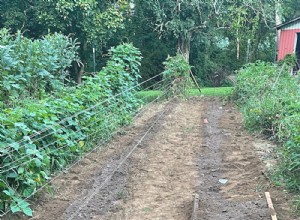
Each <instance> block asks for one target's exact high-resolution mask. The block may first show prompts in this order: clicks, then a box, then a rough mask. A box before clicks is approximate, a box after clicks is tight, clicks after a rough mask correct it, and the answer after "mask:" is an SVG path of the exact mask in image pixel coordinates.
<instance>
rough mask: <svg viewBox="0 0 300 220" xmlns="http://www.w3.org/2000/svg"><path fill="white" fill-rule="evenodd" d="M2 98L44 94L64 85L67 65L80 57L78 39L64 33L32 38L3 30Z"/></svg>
mask: <svg viewBox="0 0 300 220" xmlns="http://www.w3.org/2000/svg"><path fill="white" fill-rule="evenodd" d="M0 36H1V38H0V45H1V47H0V72H1V75H0V92H1V93H0V100H1V101H5V102H6V103H8V104H11V102H14V100H18V99H22V98H26V97H32V98H42V97H43V95H44V94H45V93H46V92H52V91H54V90H56V89H58V88H61V87H62V86H63V85H64V81H65V79H66V76H67V73H68V72H67V68H68V67H70V65H71V62H72V61H74V60H77V59H78V57H77V49H78V45H77V43H76V41H73V40H72V39H70V38H68V37H65V36H63V35H61V34H54V35H47V36H45V37H44V38H43V39H42V40H30V39H28V38H25V37H23V36H22V35H21V34H20V32H18V33H17V35H16V37H14V36H12V35H10V34H9V33H8V31H7V30H6V29H2V30H1V32H0Z"/></svg>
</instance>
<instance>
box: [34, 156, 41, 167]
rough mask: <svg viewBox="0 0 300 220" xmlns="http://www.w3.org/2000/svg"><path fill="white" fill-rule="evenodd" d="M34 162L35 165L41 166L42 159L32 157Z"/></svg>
mask: <svg viewBox="0 0 300 220" xmlns="http://www.w3.org/2000/svg"><path fill="white" fill-rule="evenodd" d="M34 163H35V165H36V166H37V167H41V166H42V161H40V160H39V159H38V158H35V159H34Z"/></svg>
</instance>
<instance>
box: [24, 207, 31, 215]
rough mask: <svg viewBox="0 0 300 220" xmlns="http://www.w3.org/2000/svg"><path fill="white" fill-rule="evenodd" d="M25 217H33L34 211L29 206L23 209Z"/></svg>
mask: <svg viewBox="0 0 300 220" xmlns="http://www.w3.org/2000/svg"><path fill="white" fill-rule="evenodd" d="M22 211H23V212H24V214H25V215H27V216H30V217H32V209H31V208H30V207H29V206H28V207H26V208H24V209H22Z"/></svg>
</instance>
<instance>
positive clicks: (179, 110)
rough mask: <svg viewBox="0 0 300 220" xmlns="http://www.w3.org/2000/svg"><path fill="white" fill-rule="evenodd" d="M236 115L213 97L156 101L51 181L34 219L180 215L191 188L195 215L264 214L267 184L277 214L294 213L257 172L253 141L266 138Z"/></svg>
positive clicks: (169, 219)
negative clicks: (252, 131)
mask: <svg viewBox="0 0 300 220" xmlns="http://www.w3.org/2000/svg"><path fill="white" fill-rule="evenodd" d="M241 121H242V119H241V116H240V114H239V113H238V112H237V111H236V110H235V109H234V108H233V107H232V106H231V105H226V106H222V103H221V102H220V101H219V100H218V99H217V98H194V99H191V100H188V101H179V100H173V101H171V102H170V103H165V104H155V105H153V106H151V107H150V108H147V111H146V112H145V113H144V114H143V115H142V116H140V117H138V118H137V120H135V122H134V123H133V125H132V126H130V127H129V128H128V129H127V130H126V132H125V133H123V134H119V135H118V136H117V137H116V138H115V139H114V140H113V141H112V142H111V143H110V144H109V145H108V146H106V148H102V149H101V150H100V151H97V152H96V153H93V154H91V155H90V156H88V157H87V158H86V159H85V160H83V161H82V163H81V164H80V165H79V166H76V167H74V168H73V169H72V170H71V171H70V172H68V173H67V174H65V175H64V176H62V177H60V178H58V179H57V180H56V181H54V182H53V184H52V187H53V188H54V190H55V192H54V196H53V197H49V195H48V196H46V195H44V197H40V199H39V200H38V201H39V206H38V208H37V209H36V210H35V212H34V216H35V217H34V218H33V219H41V220H43V219H45V220H51V219H55V220H59V219H67V220H71V219H76V220H77V219H99V220H100V219H103V220H106V219H112V220H144V219H145V220H146V219H149V220H150V219H151V220H152V219H157V220H159V219H161V220H165V219H166V220H186V219H190V218H191V213H192V207H193V198H194V194H195V193H198V194H199V195H200V201H199V202H200V207H199V210H197V216H198V219H199V220H200V219H201V220H227V219H235V220H242V219H243V220H267V219H268V220H269V219H270V214H269V211H268V208H267V204H266V200H265V198H264V192H265V191H266V190H268V191H270V192H271V195H272V197H273V199H274V205H275V209H276V211H277V212H278V213H279V214H278V217H279V220H280V219H282V220H283V219H285V220H292V219H297V218H294V217H292V215H291V214H290V210H289V207H288V202H287V201H288V196H289V195H286V194H283V193H281V191H280V190H279V189H276V188H273V187H272V186H271V185H270V184H269V181H268V180H267V179H266V177H265V176H264V171H265V164H264V163H263V162H262V161H261V159H260V158H259V156H258V153H257V151H258V150H257V149H256V147H255V146H264V143H265V142H263V141H262V140H259V139H257V138H254V137H252V136H250V135H249V134H248V133H247V132H246V131H245V130H244V129H243V127H242V123H241ZM206 122H208V123H206ZM150 126H152V129H151V130H149V127H150ZM147 131H148V133H147V136H145V133H146V132H147ZM141 140H143V141H141ZM131 152H132V154H131ZM260 153H261V152H260ZM127 157H128V158H127ZM122 162H124V163H122ZM121 163H122V166H120V164H121ZM114 171H116V172H114ZM112 174H113V175H112Z"/></svg>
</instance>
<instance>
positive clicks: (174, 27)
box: [148, 0, 223, 61]
mask: <svg viewBox="0 0 300 220" xmlns="http://www.w3.org/2000/svg"><path fill="white" fill-rule="evenodd" d="M148 4H149V6H150V7H151V8H152V10H153V14H154V16H155V21H154V25H155V30H156V31H157V32H159V33H160V35H161V36H165V37H168V36H170V35H171V36H173V37H175V38H176V40H177V50H178V52H180V53H182V54H184V56H185V58H186V60H187V61H188V60H189V56H190V46H191V41H192V39H193V37H194V36H195V35H197V34H199V33H201V32H203V31H204V30H205V29H207V28H208V27H212V26H215V25H216V19H215V18H216V17H217V16H219V15H220V14H221V13H222V8H223V1H220V0H213V1H209V0H205V1H198V0H176V1H174V0H150V1H148Z"/></svg>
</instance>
